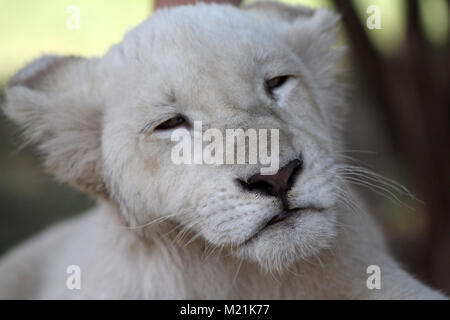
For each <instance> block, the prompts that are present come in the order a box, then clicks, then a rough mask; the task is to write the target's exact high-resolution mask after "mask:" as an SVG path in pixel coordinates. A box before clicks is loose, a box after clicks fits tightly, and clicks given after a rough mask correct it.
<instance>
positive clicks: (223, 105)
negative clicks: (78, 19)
mask: <svg viewBox="0 0 450 320" xmlns="http://www.w3.org/2000/svg"><path fill="white" fill-rule="evenodd" d="M337 20H338V19H337V17H336V16H335V15H334V14H332V13H331V12H329V11H327V10H324V9H318V10H311V9H308V8H304V7H291V6H285V5H282V4H277V3H270V2H262V3H256V4H252V5H249V6H246V7H243V8H235V7H232V6H226V5H203V4H199V5H196V6H184V7H176V8H172V9H164V10H159V11H157V12H156V13H155V14H154V15H153V16H152V17H151V18H149V19H148V20H146V21H144V22H143V23H142V24H141V25H139V26H138V27H137V28H135V29H134V30H132V31H130V32H129V33H128V34H127V35H126V36H125V38H124V40H123V42H121V43H120V44H117V45H115V46H114V47H112V48H111V49H110V50H109V52H108V53H107V54H106V55H105V56H104V57H102V58H92V59H85V58H78V57H60V56H44V57H42V58H40V59H38V60H36V61H34V62H32V63H31V64H29V65H28V66H26V67H25V68H24V69H22V70H21V71H20V72H19V73H18V74H17V75H15V76H14V77H13V78H12V79H11V81H10V82H9V84H8V86H7V88H6V96H7V102H6V104H5V112H6V114H7V116H8V117H10V118H11V119H12V120H14V121H15V122H17V123H18V124H19V125H21V126H22V127H23V128H24V130H25V135H26V136H27V138H28V139H29V141H31V142H35V143H37V144H38V146H39V150H40V151H41V152H42V153H43V155H44V158H45V165H46V167H47V168H48V170H49V171H50V172H52V173H53V174H55V175H56V176H57V177H58V178H59V179H60V180H61V181H63V182H67V183H69V184H72V185H74V186H76V187H78V188H81V189H82V190H85V191H87V192H89V193H90V194H93V195H95V196H98V197H103V198H106V199H108V200H110V201H111V202H113V203H115V204H117V206H118V207H120V209H121V212H122V214H123V217H124V219H126V221H127V223H128V224H129V225H130V226H139V225H143V224H146V223H148V222H149V221H155V222H156V221H163V220H166V219H167V221H172V222H173V223H174V224H176V225H178V226H180V228H179V229H178V230H183V232H186V231H188V232H189V233H190V234H192V235H193V236H194V237H195V238H197V239H200V241H203V242H204V243H206V244H208V245H212V246H215V247H218V248H219V247H220V248H225V249H228V250H229V251H230V252H231V253H232V254H233V255H236V256H238V257H244V258H247V259H251V260H255V261H257V262H259V263H260V264H261V265H262V266H263V267H265V268H267V269H274V268H281V267H283V266H287V265H289V264H290V263H292V262H293V261H295V260H296V259H302V258H306V257H308V256H311V255H314V254H316V253H317V252H318V251H319V250H321V249H323V248H325V247H327V246H329V245H330V244H331V243H332V242H333V239H334V237H335V235H336V224H337V219H338V216H337V210H336V199H337V195H338V192H337V188H338V187H337V181H336V178H335V174H334V171H333V166H334V159H335V158H336V154H337V150H338V148H339V143H340V142H339V141H340V137H339V135H340V133H339V123H340V118H341V116H340V115H341V113H342V102H341V99H340V92H339V87H340V86H339V85H338V84H337V83H336V82H337V81H336V79H335V78H336V77H335V76H336V72H335V67H334V62H335V60H336V59H337V58H338V56H339V50H336V49H334V48H333V45H334V43H335V38H336V34H335V32H334V31H333V29H334V26H335V24H336V22H337ZM196 123H197V124H196ZM198 123H200V124H198ZM179 129H183V130H184V131H183V132H184V133H187V134H188V136H187V138H185V139H184V140H186V139H187V140H189V139H192V141H191V142H192V143H194V142H195V141H194V140H195V139H196V138H195V136H196V134H197V136H199V135H198V134H202V133H205V132H206V131H207V130H208V129H215V130H216V131H215V132H216V133H223V136H224V137H225V136H226V130H227V129H242V130H243V131H245V130H248V129H254V130H256V131H257V132H269V131H271V130H276V131H271V132H276V133H277V134H276V136H277V139H276V140H274V141H275V142H276V144H277V146H276V151H277V159H273V160H277V167H276V168H275V170H274V171H273V172H271V173H270V174H267V173H266V174H262V171H261V169H262V168H263V167H268V166H267V165H263V164H262V163H261V162H259V161H258V162H256V163H251V161H249V159H247V158H245V161H244V162H241V163H225V162H223V163H222V162H220V161H219V162H214V163H207V161H203V162H201V163H195V161H194V162H193V163H176V161H174V159H173V154H174V147H175V146H176V145H177V144H178V143H179V142H177V141H174V139H173V134H174V132H175V130H179ZM264 130H266V131H264ZM273 135H274V136H275V134H273ZM248 138H249V137H245V136H244V138H243V139H242V137H241V139H238V138H236V139H235V140H232V141H233V143H232V144H231V145H230V143H229V142H228V144H227V146H228V148H226V150H224V157H226V155H227V154H229V153H230V152H232V151H236V150H237V149H239V147H242V146H243V145H245V147H244V148H243V149H242V150H246V151H250V149H251V146H249V145H248ZM203 139H205V138H204V137H203ZM209 140H211V138H209ZM246 141H247V142H246ZM269 141H270V137H269ZM203 142H204V141H203ZM266 151H267V152H268V153H267V154H270V152H269V151H272V153H273V152H275V146H268V147H266ZM272 155H274V153H273V154H272Z"/></svg>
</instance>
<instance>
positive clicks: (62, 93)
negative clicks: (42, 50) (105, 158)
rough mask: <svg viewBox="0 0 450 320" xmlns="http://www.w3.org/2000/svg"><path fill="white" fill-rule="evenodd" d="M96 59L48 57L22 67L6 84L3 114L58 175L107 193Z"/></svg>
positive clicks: (91, 190) (103, 193)
mask: <svg viewBox="0 0 450 320" xmlns="http://www.w3.org/2000/svg"><path fill="white" fill-rule="evenodd" d="M96 68H97V60H95V59H84V58H79V57H60V56H53V55H47V56H43V57H41V58H40V59H37V60H35V61H33V62H31V63H30V64H28V65H27V66H25V67H24V68H23V69H22V70H20V71H19V72H18V73H17V74H16V75H15V76H14V77H12V79H11V80H10V81H9V83H8V84H7V86H6V90H5V93H6V103H5V105H4V112H5V114H6V116H7V117H9V118H10V119H11V120H13V121H14V122H15V123H17V124H18V125H19V126H20V127H21V128H22V129H23V130H24V134H25V137H26V141H27V142H28V143H36V144H37V145H38V148H39V150H40V151H41V152H42V154H43V156H44V164H45V167H46V168H47V169H48V171H50V172H51V173H53V174H54V175H56V177H57V178H58V179H59V180H61V181H63V182H67V183H69V184H71V185H74V186H76V187H78V188H81V189H83V190H85V191H88V192H89V193H91V194H95V195H106V188H105V186H104V183H103V179H102V173H101V132H102V115H103V105H104V104H103V102H102V101H101V98H100V97H101V95H100V94H99V91H98V90H99V88H98V86H99V83H100V80H99V79H98V75H96Z"/></svg>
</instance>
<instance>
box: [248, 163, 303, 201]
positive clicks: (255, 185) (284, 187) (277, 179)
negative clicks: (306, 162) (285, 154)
mask: <svg viewBox="0 0 450 320" xmlns="http://www.w3.org/2000/svg"><path fill="white" fill-rule="evenodd" d="M302 167H303V162H302V161H301V160H299V159H295V160H292V161H290V162H289V163H288V164H287V165H285V166H284V167H282V168H280V169H279V170H278V172H277V173H276V174H274V175H261V174H255V175H254V176H251V177H250V178H249V179H248V180H247V182H244V181H240V182H241V185H242V186H243V187H244V188H245V189H247V190H249V191H257V192H262V193H264V194H267V195H271V196H276V197H280V198H281V197H283V196H284V194H285V193H286V192H287V191H289V189H290V188H291V187H292V185H293V184H294V181H295V178H296V177H297V175H298V174H299V173H300V171H301V170H302Z"/></svg>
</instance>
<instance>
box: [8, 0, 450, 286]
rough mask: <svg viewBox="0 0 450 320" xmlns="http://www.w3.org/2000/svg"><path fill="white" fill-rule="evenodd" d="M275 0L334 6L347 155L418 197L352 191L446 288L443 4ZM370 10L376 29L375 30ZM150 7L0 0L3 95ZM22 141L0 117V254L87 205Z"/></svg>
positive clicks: (88, 49)
mask: <svg viewBox="0 0 450 320" xmlns="http://www.w3.org/2000/svg"><path fill="white" fill-rule="evenodd" d="M157 1H159V3H157V6H158V5H162V4H164V0H157ZM172 1H175V2H176V1H177V0H172ZM166 2H170V0H167V1H166ZM283 2H286V3H290V4H304V5H308V6H312V7H319V6H327V7H329V8H332V9H333V10H336V11H339V12H340V13H341V15H342V19H343V27H342V29H341V40H340V41H341V42H342V43H344V44H346V45H348V46H349V47H350V50H349V52H348V53H349V54H348V55H347V57H346V58H345V59H344V61H343V64H344V67H346V68H347V69H348V70H349V72H348V73H347V74H346V79H345V81H348V82H349V83H350V84H351V85H352V90H351V91H350V92H349V104H350V114H349V121H348V125H347V131H346V151H347V153H346V154H347V155H348V156H351V157H352V158H354V159H355V160H353V161H354V162H356V163H357V164H363V165H364V166H366V167H368V168H370V169H372V170H374V171H375V172H377V173H381V174H383V175H384V176H387V177H389V178H391V179H393V180H395V181H398V182H399V183H401V184H403V185H405V186H406V187H407V188H408V189H409V190H410V191H411V192H412V193H413V194H414V195H415V196H416V197H417V198H418V199H419V200H414V199H412V198H410V197H406V196H404V195H401V194H395V195H396V196H397V197H399V198H400V200H401V202H403V204H398V203H396V201H392V199H389V198H390V196H389V194H387V195H386V194H384V196H383V195H380V194H379V193H380V192H377V191H381V193H383V190H379V189H376V188H372V189H373V190H369V189H368V188H360V192H361V194H362V196H363V197H364V198H365V199H366V201H367V202H368V204H369V208H370V209H371V213H372V214H373V215H374V216H375V217H376V219H377V220H378V221H379V223H380V224H381V226H382V227H383V229H384V231H385V233H386V234H387V237H388V242H389V246H390V248H391V251H392V253H393V254H394V255H395V256H396V257H397V259H398V260H399V261H400V262H401V263H402V264H403V266H404V267H405V268H406V269H407V270H409V271H411V272H412V273H414V274H415V275H417V276H418V277H419V278H421V279H422V280H423V281H425V282H427V283H428V284H430V285H432V286H434V287H435V288H440V289H442V290H443V291H444V292H446V293H447V294H450V93H449V92H450V90H449V83H450V81H449V73H450V61H449V57H450V55H449V16H450V13H449V8H450V5H449V3H450V2H449V1H445V0H395V1H392V0H367V1H366V0H355V1H347V0H329V1H326V0H317V1H315V0H286V1H283ZM371 5H376V6H377V8H378V9H375V10H379V11H378V12H379V14H380V15H379V17H380V23H381V25H379V26H378V27H381V28H380V29H378V28H375V29H374V28H372V27H373V20H370V19H373V17H374V16H373V14H377V13H376V11H372V10H373V9H369V12H368V11H367V10H368V8H369V6H371ZM155 7H156V6H155V3H154V2H153V1H152V0H134V1H132V2H130V1H125V0H115V1H107V0H95V1H92V0H33V1H29V0H15V1H9V0H0V21H1V22H0V23H1V28H0V92H1V93H0V94H1V95H3V89H2V88H3V86H4V85H5V83H6V82H7V81H8V79H9V77H11V76H12V75H13V74H14V73H15V72H16V71H17V70H18V69H19V68H20V67H21V66H23V65H24V64H25V63H27V62H29V61H31V60H33V59H35V58H37V57H39V56H40V55H42V54H46V53H57V54H72V55H83V56H97V55H102V54H103V53H105V52H106V50H107V49H108V48H109V47H110V46H111V45H112V44H114V43H116V42H119V41H120V40H121V38H122V37H123V35H124V33H125V32H126V31H127V30H129V29H131V28H132V27H134V26H135V25H136V24H138V23H139V22H141V21H142V20H144V19H145V18H146V17H148V16H149V15H151V13H152V12H153V10H154V8H155ZM77 15H78V16H79V18H80V19H79V20H77V19H76V16H77ZM371 16H372V18H370V17H371ZM368 19H369V20H368ZM375 27H377V26H375ZM0 98H2V97H0ZM21 142H22V140H21V139H20V131H19V130H18V129H17V128H15V127H14V126H13V125H12V124H11V123H9V122H8V121H7V120H6V119H5V118H4V117H3V116H0V172H1V174H0V255H2V254H3V253H5V252H6V250H8V249H9V248H11V247H12V246H14V245H16V244H17V243H19V242H20V241H22V240H24V239H25V238H27V237H29V236H30V235H32V234H34V233H36V232H38V231H40V230H42V229H44V228H45V227H46V226H48V225H50V224H52V223H55V222H57V221H60V220H63V219H65V218H67V217H69V216H71V215H75V214H77V213H79V212H80V211H82V210H83V209H86V208H88V207H90V206H92V205H93V204H94V201H93V200H92V199H89V198H88V197H87V196H85V195H83V194H81V193H78V192H77V191H75V190H73V189H71V188H69V187H66V186H64V185H60V184H58V183H57V182H55V180H54V179H52V177H50V176H48V175H46V174H45V173H44V172H43V170H42V168H41V166H40V159H39V157H38V155H37V154H36V153H35V152H34V151H33V149H32V148H29V147H27V148H21Z"/></svg>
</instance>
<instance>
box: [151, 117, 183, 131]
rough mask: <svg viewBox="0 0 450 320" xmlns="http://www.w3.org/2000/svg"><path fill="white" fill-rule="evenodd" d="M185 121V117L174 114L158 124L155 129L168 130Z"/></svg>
mask: <svg viewBox="0 0 450 320" xmlns="http://www.w3.org/2000/svg"><path fill="white" fill-rule="evenodd" d="M185 123H186V119H185V118H183V117H182V116H176V117H173V118H171V119H169V120H166V121H164V122H163V123H161V124H159V125H158V126H157V127H156V128H155V130H168V129H175V128H177V127H179V126H181V125H184V124H185Z"/></svg>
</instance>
